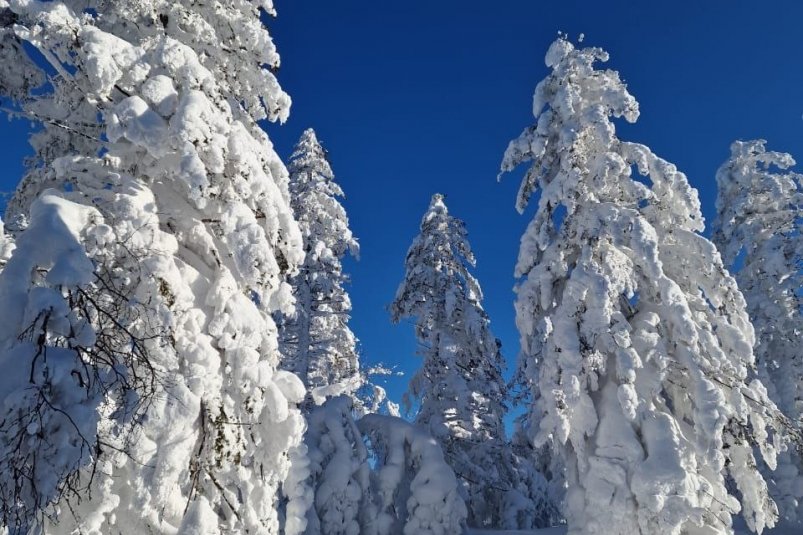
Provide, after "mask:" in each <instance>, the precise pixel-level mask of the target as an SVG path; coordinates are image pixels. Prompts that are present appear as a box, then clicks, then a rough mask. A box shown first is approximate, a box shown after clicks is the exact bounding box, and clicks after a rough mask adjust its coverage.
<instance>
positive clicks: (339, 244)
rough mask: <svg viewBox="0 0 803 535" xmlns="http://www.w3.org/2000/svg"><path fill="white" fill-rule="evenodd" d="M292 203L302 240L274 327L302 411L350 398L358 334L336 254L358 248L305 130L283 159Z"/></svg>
mask: <svg viewBox="0 0 803 535" xmlns="http://www.w3.org/2000/svg"><path fill="white" fill-rule="evenodd" d="M288 168H289V171H290V205H291V207H292V208H293V212H294V213H295V215H296V219H297V220H298V224H299V227H300V228H301V235H302V237H303V240H304V252H305V257H304V263H303V264H302V265H301V269H300V271H299V273H298V274H297V275H296V276H294V277H293V278H292V280H291V286H292V288H293V295H294V296H295V298H296V307H295V310H294V312H293V314H291V315H289V316H287V317H285V318H283V320H282V322H281V324H280V329H279V341H280V349H281V352H282V367H283V368H284V369H286V370H288V371H291V372H293V373H295V374H296V375H297V376H298V377H299V378H300V379H301V380H302V382H303V383H304V385H305V386H306V387H307V392H308V400H307V404H306V406H307V409H310V408H312V406H314V405H320V404H321V403H323V402H324V401H325V400H326V399H327V398H328V397H335V396H338V395H341V394H346V395H349V396H351V397H352V398H353V399H354V401H355V403H356V404H357V405H358V406H359V404H360V402H359V399H358V397H357V391H358V390H359V389H360V387H361V386H362V382H363V381H362V378H361V376H360V368H359V356H358V353H357V339H356V338H355V336H354V333H352V332H351V329H349V326H348V321H349V315H350V313H351V300H350V299H349V295H348V293H347V292H346V290H345V289H344V287H343V286H344V284H345V283H346V282H347V281H348V277H347V276H346V275H345V274H344V273H343V266H342V265H341V260H342V258H343V256H344V255H345V254H346V253H347V252H350V253H351V254H352V255H356V254H357V253H358V251H359V248H358V245H357V240H356V239H355V238H354V237H353V236H352V234H351V230H350V229H349V222H348V217H347V216H346V210H345V209H344V208H343V205H341V204H340V202H339V200H338V198H339V197H343V190H342V189H341V188H340V186H339V185H338V184H337V183H336V182H335V181H334V178H335V177H334V174H333V173H332V168H331V166H330V165H329V161H328V158H327V155H326V151H325V150H324V149H323V147H322V146H321V144H320V143H319V142H318V139H317V137H316V136H315V131H313V130H312V129H311V128H310V129H308V130H306V131H305V132H304V133H303V134H302V135H301V139H300V140H299V141H298V144H297V145H296V147H295V151H294V152H293V155H292V156H291V157H290V162H289V164H288Z"/></svg>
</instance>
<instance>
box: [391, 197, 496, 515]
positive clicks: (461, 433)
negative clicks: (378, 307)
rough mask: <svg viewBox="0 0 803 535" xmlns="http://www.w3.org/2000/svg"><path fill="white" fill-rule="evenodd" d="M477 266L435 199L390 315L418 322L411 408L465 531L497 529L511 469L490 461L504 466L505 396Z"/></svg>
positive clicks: (459, 229)
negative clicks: (462, 503)
mask: <svg viewBox="0 0 803 535" xmlns="http://www.w3.org/2000/svg"><path fill="white" fill-rule="evenodd" d="M474 263H475V261H474V255H473V253H472V251H471V247H470V245H469V243H468V239H467V234H466V230H465V226H464V224H463V222H462V221H460V220H459V219H456V218H454V217H452V216H451V215H449V212H448V210H447V208H446V205H445V204H444V202H443V196H442V195H440V194H436V195H434V196H433V197H432V202H431V203H430V206H429V209H428V210H427V212H426V214H424V217H423V219H422V220H421V232H420V234H419V235H418V236H417V237H416V238H415V240H414V241H413V244H412V245H411V246H410V249H409V251H408V252H407V259H406V260H405V267H406V273H405V276H404V280H403V281H402V283H401V285H400V286H399V289H398V291H397V292H396V299H395V300H394V301H393V303H392V304H391V307H390V311H391V316H392V319H393V321H394V322H398V321H400V320H402V319H404V318H415V332H416V336H417V338H418V342H419V345H420V355H421V357H422V358H423V363H422V365H421V368H420V369H419V370H418V371H417V372H416V373H415V375H414V376H413V378H412V379H411V381H410V392H409V395H408V396H409V397H408V405H411V404H412V403H415V404H418V406H419V407H418V413H417V415H416V418H415V421H416V423H418V424H421V425H423V426H425V427H426V428H427V429H428V430H429V431H430V433H431V434H432V435H433V436H434V437H435V438H436V439H437V440H438V441H439V442H440V443H441V445H442V447H443V450H444V455H445V457H446V461H447V462H448V463H449V464H450V465H451V466H452V468H453V469H454V471H455V473H456V474H457V475H458V477H459V478H460V480H461V482H462V484H463V485H464V487H465V488H466V491H467V497H468V499H467V506H468V508H469V525H474V526H487V525H493V526H498V525H500V523H501V520H500V519H501V517H502V516H503V514H504V513H503V511H502V509H503V499H504V496H503V494H504V492H503V491H504V490H505V489H506V486H507V485H509V482H510V481H511V480H512V475H511V473H510V472H511V470H512V467H511V465H510V463H509V462H494V463H489V462H487V459H489V458H493V459H497V460H503V461H509V458H508V457H509V456H508V455H507V450H506V446H505V443H504V436H505V431H504V427H503V424H502V419H503V417H504V414H505V411H506V407H505V405H504V400H505V398H506V395H507V393H506V386H505V383H504V381H503V379H502V373H501V369H502V356H501V351H500V344H499V341H498V340H497V339H496V338H494V336H493V334H492V333H491V330H490V327H489V323H490V321H489V319H488V315H487V314H486V313H485V311H484V310H483V308H482V304H481V302H482V291H481V290H480V286H479V283H478V282H477V280H476V279H475V278H474V276H473V275H472V274H471V273H470V272H469V269H470V268H471V267H473V266H474Z"/></svg>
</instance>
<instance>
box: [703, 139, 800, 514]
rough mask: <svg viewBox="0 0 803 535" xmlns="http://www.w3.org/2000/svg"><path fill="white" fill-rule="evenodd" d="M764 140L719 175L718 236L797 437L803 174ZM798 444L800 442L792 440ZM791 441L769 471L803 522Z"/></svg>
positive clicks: (779, 495) (779, 494) (783, 505)
mask: <svg viewBox="0 0 803 535" xmlns="http://www.w3.org/2000/svg"><path fill="white" fill-rule="evenodd" d="M765 144H766V142H765V141H763V140H754V141H736V142H734V143H733V144H732V145H731V157H730V158H729V159H728V161H726V162H725V163H724V164H723V165H722V167H720V168H719V171H718V172H717V185H718V187H719V194H718V197H717V219H716V221H715V222H714V235H713V240H714V243H716V245H717V247H718V248H719V250H720V252H721V253H722V256H723V258H724V260H725V264H726V265H727V266H729V267H730V268H731V269H734V270H735V271H736V281H737V282H738V283H739V289H740V290H741V291H742V293H743V294H744V296H745V300H746V301H747V310H748V313H749V314H750V319H751V320H752V322H753V326H754V327H755V330H756V346H755V354H756V364H757V366H758V370H759V374H761V376H762V380H765V381H766V383H767V388H768V390H769V394H770V397H771V398H772V400H773V401H774V402H775V403H776V404H777V405H778V407H779V408H780V409H781V411H782V412H783V413H784V414H785V415H786V416H787V417H789V418H790V419H791V421H790V427H791V428H792V429H793V430H794V431H796V434H797V435H798V436H796V437H793V438H798V439H799V434H800V425H801V416H803V349H801V344H800V341H801V337H803V316H801V305H803V301H801V295H803V294H801V290H802V289H803V239H801V231H803V175H800V174H798V173H793V172H791V171H788V169H789V168H790V167H792V166H793V165H794V164H795V161H794V159H793V158H792V156H791V155H789V154H786V153H781V152H772V151H767V150H766V149H765ZM793 442H794V440H793ZM800 447H801V445H800V444H793V445H791V447H790V448H789V449H788V450H787V451H785V452H783V453H782V454H781V455H780V457H779V459H778V467H777V469H776V470H775V471H774V472H773V471H765V477H766V478H767V479H768V481H769V482H770V491H771V494H772V497H773V498H774V499H775V501H776V502H777V503H778V506H779V509H780V513H781V515H782V517H784V518H785V519H786V520H788V521H792V522H796V523H800V522H803V509H801V508H802V507H803V499H802V498H803V459H802V458H801V455H800V453H799V452H798V451H796V449H797V448H800Z"/></svg>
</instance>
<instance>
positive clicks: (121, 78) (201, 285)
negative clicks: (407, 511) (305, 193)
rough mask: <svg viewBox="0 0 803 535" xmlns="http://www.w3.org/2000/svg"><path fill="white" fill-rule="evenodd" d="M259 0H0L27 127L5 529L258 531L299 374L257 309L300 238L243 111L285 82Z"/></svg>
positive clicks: (6, 435) (275, 115) (261, 105)
mask: <svg viewBox="0 0 803 535" xmlns="http://www.w3.org/2000/svg"><path fill="white" fill-rule="evenodd" d="M272 12H273V9H272V5H271V2H270V0H234V1H231V2H224V3H204V2H201V3H199V2H195V1H190V0H178V1H172V2H164V1H159V0H136V1H135V0H115V1H107V0H97V1H67V0H64V1H58V0H57V1H49V2H39V1H35V0H0V32H2V33H1V34H0V60H2V62H3V65H2V67H0V73H3V80H2V83H0V90H2V91H3V94H2V97H3V99H4V102H5V103H9V104H8V107H10V108H11V110H12V112H13V113H16V114H18V115H19V116H22V117H25V118H28V119H31V120H32V121H37V122H38V123H39V124H40V125H41V129H40V130H39V131H38V132H37V133H36V134H35V135H34V136H33V138H32V144H33V145H34V149H35V150H36V154H35V157H34V158H33V159H32V160H31V162H30V166H29V170H28V173H27V175H26V176H25V177H24V179H23V181H22V183H21V184H20V186H19V187H18V189H17V191H16V193H15V196H14V198H13V199H12V200H11V202H10V203H9V208H8V214H7V215H8V218H7V221H8V223H9V224H8V228H9V229H10V230H11V231H12V233H13V235H14V236H13V237H14V241H15V244H16V249H14V251H13V253H12V255H11V257H10V259H8V262H7V264H6V265H5V267H4V268H3V270H2V274H1V275H0V304H2V306H0V370H1V371H2V373H0V377H1V378H0V400H2V405H0V406H1V407H2V413H0V523H2V525H3V526H5V527H6V528H8V529H9V530H10V532H12V533H25V532H28V531H36V530H41V531H43V532H45V531H46V532H47V533H78V532H80V533H92V534H101V533H103V534H108V533H123V532H125V533H187V534H213V533H214V534H217V533H221V532H228V533H277V532H278V523H279V518H278V513H277V505H276V502H277V490H278V487H279V485H280V484H281V482H282V480H283V479H284V478H285V476H286V474H287V471H288V464H289V461H288V456H287V452H288V451H290V450H291V448H293V447H295V446H296V445H297V444H298V443H299V441H300V440H301V434H302V432H303V428H304V421H303V418H302V416H301V414H300V412H299V411H298V409H297V408H296V404H297V403H298V402H300V401H301V400H302V398H303V396H304V389H303V385H302V384H301V383H300V381H299V380H298V379H297V378H296V377H294V376H293V375H292V374H290V373H287V372H285V371H280V370H278V369H277V366H278V361H279V351H278V340H277V330H276V327H275V324H274V323H273V321H272V319H271V318H272V314H273V313H275V312H276V310H278V309H283V310H285V311H287V310H289V309H290V304H291V302H292V298H291V295H290V289H289V286H288V285H287V284H286V283H285V282H284V281H285V279H286V278H287V277H288V276H289V275H291V274H292V273H293V272H294V270H295V269H296V267H297V266H298V265H299V264H300V262H301V261H302V255H303V252H302V249H301V236H300V233H299V230H298V227H297V225H296V223H295V221H294V219H293V215H292V212H291V210H290V207H289V193H288V190H287V182H288V175H287V171H286V169H285V167H284V165H283V164H282V162H281V161H280V160H279V158H278V157H277V155H276V154H275V152H274V150H273V148H272V145H271V142H270V141H269V139H268V138H267V136H266V135H265V133H264V132H263V131H262V130H261V129H260V127H259V126H258V124H257V121H259V120H262V119H270V120H284V119H285V118H286V116H287V113H288V108H289V104H290V100H289V98H288V96H287V95H286V94H285V93H284V92H283V91H282V90H281V88H280V87H279V85H278V83H277V81H276V79H275V77H274V76H273V74H272V73H271V69H272V68H274V67H277V66H278V63H279V57H278V55H277V54H276V50H275V48H274V46H273V43H272V41H271V38H270V36H269V34H268V32H267V30H266V28H265V26H264V24H263V23H262V22H261V18H262V17H263V16H264V15H265V14H266V13H272ZM23 43H27V45H29V46H25V47H23ZM29 51H31V54H33V60H32V59H31V58H30V57H28V53H29ZM12 62H13V64H12ZM40 66H42V68H41V69H40ZM9 72H12V73H16V75H15V76H11V77H6V76H5V75H6V74H7V73H9ZM33 88H38V89H37V90H36V91H31V89H33ZM299 514H300V513H299ZM303 520H304V519H303V518H300V519H298V521H297V522H295V525H296V526H297V531H299V530H301V529H303Z"/></svg>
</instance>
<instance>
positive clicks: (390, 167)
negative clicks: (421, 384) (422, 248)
mask: <svg viewBox="0 0 803 535" xmlns="http://www.w3.org/2000/svg"><path fill="white" fill-rule="evenodd" d="M276 7H277V9H278V11H279V16H278V18H277V19H275V20H273V21H272V22H271V24H270V25H271V32H272V34H273V37H274V40H275V41H276V44H277V46H278V48H279V51H280V53H281V55H282V67H281V69H280V71H279V80H280V82H281V83H282V85H283V86H284V88H285V89H286V90H287V91H288V92H289V93H290V94H291V96H292V97H293V101H294V103H293V109H292V112H291V117H290V120H289V121H288V122H287V123H286V124H285V125H282V126H279V125H271V126H270V127H269V133H270V135H271V138H272V139H273V140H274V143H275V144H276V147H277V149H278V151H279V153H280V154H281V155H282V156H283V157H287V156H288V155H289V154H290V152H291V150H292V145H293V144H294V142H295V141H296V140H297V138H298V137H299V136H300V134H301V132H302V131H303V130H304V129H305V128H308V127H313V128H315V129H316V131H317V132H318V135H319V138H320V139H321V140H322V141H323V143H324V145H325V146H326V148H327V149H328V150H329V153H330V157H331V162H332V166H333V168H334V171H335V174H336V176H337V179H338V181H339V182H340V183H341V185H342V186H343V188H344V190H345V192H346V195H347V199H346V200H345V201H344V204H345V206H346V209H347V210H348V212H349V215H350V218H351V223H352V228H353V230H354V232H355V234H356V235H357V237H358V238H359V240H360V244H361V248H362V254H361V259H360V261H359V262H348V263H347V269H348V271H349V272H350V273H351V275H352V285H351V288H350V292H351V296H352V301H353V305H354V315H353V320H352V327H353V329H354V331H355V333H356V334H357V336H358V337H359V338H360V339H361V341H362V347H363V353H364V359H365V360H366V361H368V362H376V361H383V362H385V363H388V364H396V365H398V366H399V367H400V369H402V370H404V371H406V372H408V373H409V372H410V371H411V370H413V369H414V368H415V366H417V364H418V362H417V359H416V357H415V356H414V354H415V342H414V338H413V334H412V326H411V325H409V324H402V325H397V326H393V325H391V324H390V322H389V319H388V314H387V312H386V305H387V304H388V303H389V302H390V301H391V300H392V299H393V296H394V293H395V290H396V287H397V285H398V283H399V281H400V280H401V277H402V273H403V262H404V256H405V253H406V251H407V248H408V246H409V245H410V242H411V240H412V238H413V237H414V236H415V235H416V233H417V231H418V224H419V220H420V217H421V215H422V213H423V212H424V210H425V209H426V207H427V205H428V203H429V198H430V196H431V195H432V193H434V192H441V193H445V194H446V195H447V199H446V203H447V205H448V206H449V208H450V210H451V212H452V213H453V214H454V215H456V216H458V217H460V218H462V219H464V220H465V221H466V224H467V226H468V230H469V233H470V239H471V243H472V245H473V246H474V249H475V252H476V256H477V269H476V271H475V274H476V275H477V277H478V278H479V280H480V283H481V284H482V287H483V289H484V292H485V308H486V310H487V311H488V313H489V315H490V317H491V320H492V327H493V330H494V332H495V334H496V335H497V336H498V337H500V338H501V339H502V341H503V344H504V351H505V353H506V355H507V356H508V360H509V361H510V362H511V363H512V362H513V361H514V360H515V356H516V353H517V351H518V335H517V332H516V329H515V324H514V311H513V292H512V287H513V284H514V280H513V265H514V262H515V258H516V254H517V250H518V242H519V238H520V236H521V234H522V232H523V230H524V228H525V226H526V224H527V222H528V220H529V218H530V217H531V215H532V213H531V212H529V213H527V214H525V215H524V216H520V215H518V214H517V213H516V211H515V209H514V200H515V194H516V190H517V188H518V182H517V177H514V176H509V177H507V178H506V179H504V180H503V181H502V182H501V183H497V182H496V174H497V170H498V166H499V161H500V159H501V156H502V153H503V152H504V150H505V147H506V146H507V143H508V141H509V140H510V139H512V138H513V137H515V136H517V135H518V134H519V133H520V132H521V130H522V129H523V128H524V127H525V126H527V125H529V124H531V123H532V122H533V117H532V114H531V107H532V106H531V100H532V92H533V89H534V87H535V84H536V83H537V82H538V81H539V80H541V79H542V78H543V77H544V76H545V75H546V74H547V69H546V67H545V66H544V62H543V57H544V53H545V52H546V49H547V47H548V46H549V44H550V43H551V42H552V40H553V39H554V38H555V36H556V34H557V32H558V31H559V30H562V31H564V32H567V33H568V34H569V35H570V36H571V37H572V38H576V36H577V35H579V34H580V33H581V32H583V33H585V42H584V44H585V45H589V46H601V47H603V48H605V49H606V50H608V52H609V53H610V55H611V61H610V62H609V65H610V66H611V67H612V68H615V69H617V70H619V71H620V73H621V75H622V77H623V79H624V80H625V81H626V82H627V83H628V86H629V89H630V91H631V92H632V93H633V94H634V95H635V96H636V98H637V99H638V101H639V103H640V105H641V118H640V119H639V121H638V123H637V124H636V125H633V126H622V127H621V128H620V129H619V132H620V136H621V137H622V138H624V139H627V140H631V141H637V142H641V143H645V144H647V145H649V146H650V147H651V148H652V149H653V150H654V151H655V152H656V153H657V154H659V155H660V156H662V157H664V158H666V159H668V160H669V161H671V162H673V163H675V164H677V166H678V167H679V168H680V169H681V170H683V171H684V172H686V173H687V175H688V176H689V179H690V181H691V182H692V184H693V185H695V186H696V187H697V188H698V189H699V190H700V194H701V199H702V202H703V208H704V212H705V215H706V219H707V221H709V222H710V221H712V220H713V209H714V197H715V185H714V173H715V171H716V169H717V167H718V166H719V165H720V164H721V163H722V161H723V160H724V159H725V158H726V157H727V156H728V147H729V144H730V142H731V141H732V140H734V139H738V138H755V137H761V138H764V139H767V140H768V141H769V147H770V148H772V149H776V150H784V151H788V152H791V153H792V154H795V155H797V156H799V157H800V159H801V160H803V119H801V115H803V32H801V29H800V28H801V22H803V3H801V2H798V1H795V0H788V1H785V2H772V1H764V2H755V1H754V2H746V1H739V0H736V1H725V0H716V1H709V0H706V1H699V0H698V1H681V2H635V1H630V2H628V1H624V0H622V1H614V2H612V1H605V2H603V1H587V2H579V1H571V0H562V1H559V2H539V1H535V0H499V1H498V2H479V1H476V0H468V1H467V0H462V1H457V0H431V1H426V0H417V1H416V0H412V1H407V2H384V1H377V0H348V1H346V2H331V1H324V0H276ZM0 142H2V144H3V145H2V146H3V147H4V149H3V150H4V167H3V174H2V180H0V189H3V190H10V189H12V187H13V184H14V183H16V181H18V180H19V177H20V172H21V167H20V165H19V162H20V160H21V156H22V155H23V154H24V153H25V152H27V149H25V132H24V125H22V124H21V123H15V124H12V125H9V124H8V123H0ZM406 381H407V378H402V379H398V380H395V381H393V382H392V384H391V389H390V390H391V394H392V395H393V397H395V398H396V399H399V398H400V394H401V392H402V391H403V390H404V388H405V384H406Z"/></svg>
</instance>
